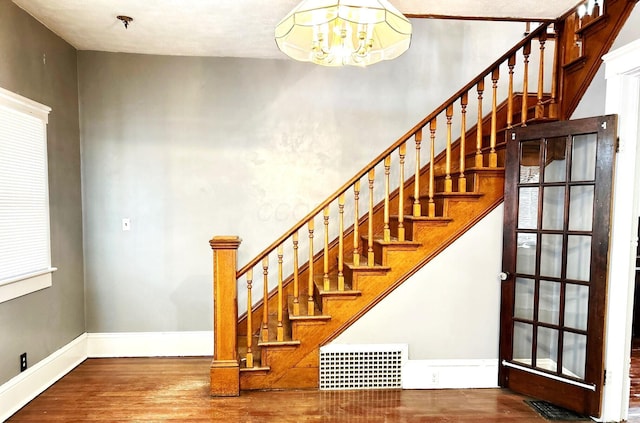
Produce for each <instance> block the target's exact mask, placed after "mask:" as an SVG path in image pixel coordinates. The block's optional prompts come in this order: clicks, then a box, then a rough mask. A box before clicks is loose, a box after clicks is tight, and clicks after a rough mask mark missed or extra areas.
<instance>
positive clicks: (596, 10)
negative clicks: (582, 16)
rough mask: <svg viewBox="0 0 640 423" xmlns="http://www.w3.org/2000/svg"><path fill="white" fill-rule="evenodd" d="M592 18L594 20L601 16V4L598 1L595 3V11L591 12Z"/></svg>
mask: <svg viewBox="0 0 640 423" xmlns="http://www.w3.org/2000/svg"><path fill="white" fill-rule="evenodd" d="M591 16H593V17H594V18H597V17H598V16H600V4H599V3H598V0H595V1H594V2H593V11H592V12H591Z"/></svg>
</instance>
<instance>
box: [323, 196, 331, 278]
mask: <svg viewBox="0 0 640 423" xmlns="http://www.w3.org/2000/svg"><path fill="white" fill-rule="evenodd" d="M322 258H323V263H324V267H323V270H324V271H323V277H322V289H324V290H325V291H329V290H330V289H331V284H330V281H329V206H327V207H325V208H324V254H323V257H322Z"/></svg>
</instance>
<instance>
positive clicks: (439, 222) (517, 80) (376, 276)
mask: <svg viewBox="0 0 640 423" xmlns="http://www.w3.org/2000/svg"><path fill="white" fill-rule="evenodd" d="M635 3H636V0H609V1H608V2H607V3H606V5H605V7H603V8H596V10H595V12H594V13H598V15H597V16H595V17H593V18H591V21H599V22H603V23H602V24H598V25H600V26H599V29H598V31H595V30H594V32H593V33H590V34H589V36H590V37H594V38H596V37H597V40H598V41H597V42H596V41H593V42H592V43H587V40H586V39H585V37H586V34H585V33H584V31H583V32H580V34H579V35H580V37H582V38H581V40H580V41H581V43H582V44H581V45H582V46H584V47H585V48H584V49H582V50H581V51H580V52H579V55H580V57H582V58H583V59H584V60H582V62H583V63H584V64H586V65H584V66H582V68H576V66H575V65H573V67H571V68H570V72H567V71H566V69H567V67H566V66H565V65H566V63H565V62H566V60H567V58H570V60H572V61H575V60H576V59H575V58H571V56H570V55H568V51H569V50H570V49H572V48H573V46H574V44H575V43H576V37H577V35H576V34H578V32H577V30H581V28H582V27H581V28H577V29H576V25H575V22H576V21H575V20H576V17H575V14H574V13H570V14H568V15H567V16H564V17H562V18H560V19H559V21H558V22H556V23H555V24H554V26H555V28H556V32H554V31H551V28H552V25H550V24H542V25H540V27H538V28H537V29H535V30H534V31H532V32H531V34H529V36H528V37H526V38H525V39H523V40H522V41H521V42H520V43H518V44H517V45H516V46H514V47H513V48H512V49H511V50H509V51H508V52H507V53H505V54H504V55H503V56H502V57H500V58H499V59H498V60H497V61H496V62H495V63H494V64H492V65H491V66H490V67H489V68H487V69H486V70H485V71H483V72H482V73H481V74H480V75H478V77H476V78H474V79H473V80H472V81H470V82H469V84H467V85H466V86H465V87H463V88H462V89H460V90H459V91H458V92H456V93H455V94H454V95H453V96H452V97H451V98H450V99H449V100H447V101H446V102H445V103H443V105H442V106H440V107H439V108H437V109H436V110H435V111H434V112H432V113H431V114H430V115H428V116H427V117H426V118H425V119H423V120H422V121H421V122H419V123H418V124H417V125H416V126H415V127H414V128H412V129H411V130H410V131H408V132H407V133H406V134H405V135H403V136H402V137H400V138H399V139H398V140H397V141H396V142H395V143H394V144H392V145H391V146H390V147H389V148H388V149H387V150H385V151H384V152H383V153H381V154H380V155H379V156H378V157H376V158H375V159H374V160H373V161H372V162H371V163H370V164H369V165H367V166H366V167H365V168H364V169H363V170H362V171H360V172H359V173H358V174H356V175H355V176H354V177H353V178H352V179H351V180H349V181H348V182H347V183H345V184H344V185H343V186H342V187H340V188H339V189H338V190H337V191H336V192H335V193H334V194H333V195H332V196H330V197H329V198H328V199H327V200H325V201H324V202H323V203H321V204H320V205H319V206H318V207H316V208H315V209H314V210H312V211H311V212H310V213H309V214H308V215H307V216H306V217H305V218H303V219H302V220H301V221H300V222H298V223H297V224H296V225H294V226H293V227H292V228H291V229H290V230H289V231H287V232H286V233H285V234H283V235H282V236H281V237H280V238H279V239H277V240H276V241H275V242H273V243H272V244H271V245H270V246H269V247H267V248H266V249H265V250H264V251H263V252H262V253H260V254H259V255H258V256H257V257H256V258H254V259H253V260H251V261H250V262H249V263H247V264H246V265H245V266H244V267H243V268H241V269H240V270H237V271H236V269H237V263H236V261H237V254H236V252H237V249H238V247H239V245H240V239H239V238H237V237H214V239H212V240H211V246H212V248H213V250H214V344H215V351H214V359H213V363H212V366H211V393H212V395H238V394H239V392H240V390H251V389H291V388H317V387H318V383H319V382H318V378H319V372H318V368H319V349H320V347H321V346H323V345H326V344H327V343H329V342H331V341H332V340H333V339H334V338H336V337H337V336H338V335H339V334H340V333H342V332H343V331H344V330H345V329H347V328H348V327H349V326H350V325H351V324H353V323H354V322H355V321H357V320H358V319H359V318H360V317H361V316H363V315H364V314H365V313H366V312H367V311H369V310H370V309H371V308H372V307H374V306H375V305H376V304H377V303H379V302H380V301H381V300H382V299H383V298H385V297H386V296H387V295H388V294H389V293H390V292H392V291H393V290H394V289H395V288H396V287H398V286H399V285H400V284H402V283H403V282H404V281H406V280H407V279H408V278H410V277H411V276H412V275H413V274H414V273H415V272H417V271H418V270H419V269H420V268H421V267H423V266H424V265H425V264H426V263H427V262H429V261H430V260H431V259H433V258H434V257H435V256H437V255H438V254H439V253H440V252H441V251H443V250H444V249H445V248H447V247H448V246H449V245H451V243H453V242H454V241H455V240H456V239H458V238H459V237H460V236H461V235H462V234H464V233H465V232H466V231H467V230H468V229H469V228H471V227H472V226H473V225H475V224H476V223H477V222H478V221H480V220H481V219H482V218H483V217H484V216H486V215H487V214H488V213H489V212H491V211H492V210H493V209H494V208H495V207H497V206H498V205H499V204H500V203H501V202H502V200H503V195H504V168H503V167H502V166H503V165H504V147H505V145H506V142H508V140H506V139H505V135H504V134H505V133H506V130H507V129H508V128H511V127H513V126H516V125H529V124H532V123H535V122H543V121H548V120H557V119H558V118H565V117H566V116H568V115H567V113H569V114H570V112H571V111H572V110H571V109H570V107H568V106H566V104H569V103H566V102H567V101H570V102H573V103H575V105H576V106H577V102H576V101H575V99H574V98H573V97H571V98H569V97H567V96H570V95H580V96H582V95H583V94H584V92H581V93H577V94H576V92H577V91H576V90H575V89H574V88H572V87H571V81H572V78H587V77H591V78H593V75H595V72H592V71H591V68H590V67H589V66H587V65H588V64H589V63H592V64H591V67H592V66H597V64H598V63H597V60H593V57H591V56H589V54H590V53H589V52H590V50H588V49H586V47H588V46H589V45H592V46H597V49H596V50H597V54H599V55H600V56H601V55H602V54H604V53H605V52H606V50H608V46H610V45H611V43H612V42H613V39H615V36H616V35H617V31H619V29H620V28H621V26H622V24H621V23H620V22H621V21H622V23H624V21H625V20H626V18H627V17H628V15H629V14H630V12H631V10H632V8H633V6H634V5H635ZM569 27H571V29H572V31H569V30H568V29H567V28H569ZM593 34H596V35H593ZM603 34H606V35H607V37H605V36H604V35H603ZM609 39H610V40H609ZM550 44H553V45H554V46H555V48H554V52H553V55H552V57H553V63H554V65H553V66H552V67H551V68H552V70H551V72H552V74H551V75H547V74H546V72H547V68H548V67H545V66H544V62H545V48H547V49H548V47H549V45H550ZM607 44H608V46H607ZM532 46H537V47H538V48H532ZM605 47H606V48H605ZM571 51H574V50H571ZM572 54H573V53H572ZM547 55H548V53H547ZM531 59H535V61H533V63H538V64H539V66H538V68H537V69H535V70H533V69H529V62H530V61H531ZM501 73H502V76H503V77H502V78H501ZM505 75H506V76H505ZM485 81H488V82H489V83H488V84H487V86H486V87H485ZM587 86H588V84H587ZM530 87H536V88H537V90H535V89H534V90H533V92H532V90H530ZM585 89H586V88H585ZM572 93H573V94H572ZM485 97H487V99H486V100H485ZM499 100H501V101H499ZM573 103H571V104H573ZM487 104H489V106H488V107H487ZM573 107H574V108H575V106H573ZM483 110H488V113H484V112H483ZM472 115H473V117H472ZM467 122H471V123H473V125H470V126H469V129H467ZM438 127H439V128H440V129H439V128H438ZM442 128H444V130H442ZM454 131H455V133H456V134H457V135H453V132H454ZM440 146H441V147H440ZM438 147H440V148H438ZM425 152H426V154H425ZM425 156H426V157H425ZM407 163H408V164H409V165H407ZM392 169H393V172H392ZM392 173H393V178H392V177H391V175H392ZM394 181H395V182H394ZM301 257H304V258H302V259H301ZM301 262H302V264H300V263H301ZM285 275H288V276H287V277H285ZM245 283H246V290H247V297H248V298H247V312H246V313H244V314H242V315H241V316H240V318H239V319H237V318H236V316H237V315H238V313H237V310H238V304H237V301H236V298H237V285H241V286H242V285H244V284H245ZM256 292H259V294H258V295H256ZM258 298H260V299H259V300H258V301H255V300H256V299H258Z"/></svg>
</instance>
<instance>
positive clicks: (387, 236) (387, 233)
mask: <svg viewBox="0 0 640 423" xmlns="http://www.w3.org/2000/svg"><path fill="white" fill-rule="evenodd" d="M390 174H391V156H387V157H385V159H384V227H383V229H382V237H383V238H384V241H385V242H389V241H391V228H390V227H389V191H390V189H389V187H390V185H391V181H390V180H389V175H390Z"/></svg>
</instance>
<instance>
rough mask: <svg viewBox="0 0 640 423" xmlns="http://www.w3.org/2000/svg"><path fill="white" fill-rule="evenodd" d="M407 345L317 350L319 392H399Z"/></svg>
mask: <svg viewBox="0 0 640 423" xmlns="http://www.w3.org/2000/svg"><path fill="white" fill-rule="evenodd" d="M407 349H408V347H407V345H406V344H391V345H390V344H380V345H328V346H325V347H322V348H320V389H321V390H348V389H401V388H402V365H403V364H404V362H405V361H406V359H407Z"/></svg>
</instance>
